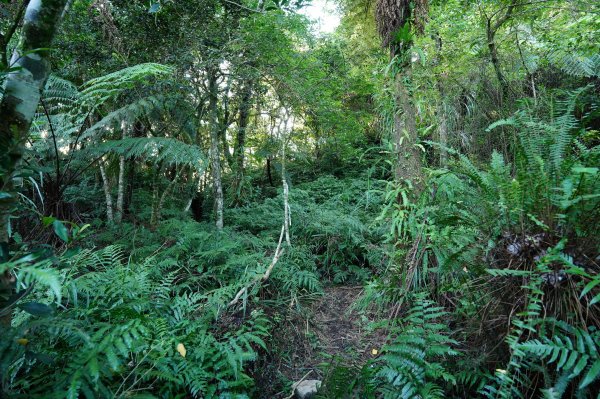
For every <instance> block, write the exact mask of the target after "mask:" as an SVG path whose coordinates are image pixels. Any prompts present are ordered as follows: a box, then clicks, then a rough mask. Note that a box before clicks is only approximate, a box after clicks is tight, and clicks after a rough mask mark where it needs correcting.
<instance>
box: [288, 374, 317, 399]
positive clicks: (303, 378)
mask: <svg viewBox="0 0 600 399" xmlns="http://www.w3.org/2000/svg"><path fill="white" fill-rule="evenodd" d="M312 372H313V371H312V370H308V373H306V374H304V377H302V378H300V381H298V382H294V384H293V385H292V393H291V395H289V396H286V397H285V398H283V399H292V398H293V397H294V393H295V392H296V388H297V387H298V385H300V383H301V382H302V381H304V380H305V379H306V377H308V376H309V375H310V373H312Z"/></svg>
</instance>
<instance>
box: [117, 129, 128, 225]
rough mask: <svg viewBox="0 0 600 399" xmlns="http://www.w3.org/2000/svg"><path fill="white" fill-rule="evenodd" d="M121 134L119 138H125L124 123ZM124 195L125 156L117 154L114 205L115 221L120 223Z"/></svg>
mask: <svg viewBox="0 0 600 399" xmlns="http://www.w3.org/2000/svg"><path fill="white" fill-rule="evenodd" d="M121 130H122V135H121V138H122V139H125V138H126V137H127V126H126V125H125V123H123V124H122V126H121ZM124 197H125V157H124V156H123V155H121V156H119V179H118V182H117V206H116V211H117V213H116V215H115V222H117V223H121V220H122V219H123V199H124Z"/></svg>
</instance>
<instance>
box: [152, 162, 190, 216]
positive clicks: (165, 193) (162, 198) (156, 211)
mask: <svg viewBox="0 0 600 399" xmlns="http://www.w3.org/2000/svg"><path fill="white" fill-rule="evenodd" d="M182 171H183V167H182V168H181V169H179V171H177V173H176V174H175V177H174V178H173V180H171V181H170V182H169V184H168V185H167V188H165V191H163V193H162V195H161V196H160V200H159V201H158V203H157V204H156V207H155V208H154V212H153V213H152V218H151V220H150V224H151V225H152V227H153V228H154V227H156V225H157V224H158V222H159V221H160V217H161V214H162V209H163V208H164V206H165V201H166V200H167V197H168V196H169V194H171V191H172V190H173V187H175V183H177V181H178V180H179V176H181V172H182ZM157 194H158V193H157Z"/></svg>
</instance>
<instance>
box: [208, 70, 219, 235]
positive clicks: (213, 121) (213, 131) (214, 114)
mask: <svg viewBox="0 0 600 399" xmlns="http://www.w3.org/2000/svg"><path fill="white" fill-rule="evenodd" d="M208 92H209V93H208V94H209V107H210V166H211V172H212V178H213V191H214V197H215V211H216V222H215V224H216V226H217V229H218V230H222V229H223V186H222V182H221V160H220V156H221V152H220V151H219V115H218V108H217V106H218V104H217V101H218V87H217V71H216V68H215V67H211V68H209V70H208Z"/></svg>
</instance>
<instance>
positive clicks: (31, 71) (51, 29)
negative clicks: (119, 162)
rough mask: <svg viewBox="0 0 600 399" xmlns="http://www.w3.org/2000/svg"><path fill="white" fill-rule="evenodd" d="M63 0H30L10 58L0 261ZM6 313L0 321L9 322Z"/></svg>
mask: <svg viewBox="0 0 600 399" xmlns="http://www.w3.org/2000/svg"><path fill="white" fill-rule="evenodd" d="M66 3H67V1H66V0H44V1H42V0H31V1H30V2H29V5H28V6H27V9H26V11H25V17H24V22H23V32H22V40H21V44H20V46H19V49H18V50H17V51H15V53H14V54H13V56H12V59H11V62H10V64H11V66H13V67H17V68H18V69H17V70H15V71H13V72H11V73H10V74H9V75H8V76H7V77H6V80H5V83H4V96H3V97H2V101H1V102H0V148H2V151H1V152H0V262H1V261H4V260H6V259H7V258H8V239H9V236H8V224H9V217H10V212H11V210H12V207H13V205H14V201H15V195H14V193H13V187H12V179H13V176H14V173H15V171H16V169H17V167H18V165H19V162H20V161H21V158H22V151H23V143H24V142H25V140H26V139H27V134H28V132H29V126H30V125H31V121H32V119H33V117H34V115H35V111H36V108H37V106H38V103H39V101H40V98H41V93H42V89H43V88H44V85H45V84H46V80H47V79H48V75H49V62H48V55H49V54H48V51H47V50H36V49H40V48H42V49H45V48H49V47H50V45H51V43H52V39H53V37H54V34H55V32H56V28H57V26H58V23H59V21H60V18H61V16H62V13H63V10H64V8H65V5H66ZM12 280H13V279H12V277H11V275H10V272H5V273H4V274H3V275H2V276H0V308H3V307H4V305H5V304H6V303H7V302H6V301H7V300H8V297H9V296H10V294H11V293H12V285H13V281H12ZM10 322H11V317H10V314H9V315H8V316H5V317H3V318H2V323H4V324H10Z"/></svg>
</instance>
